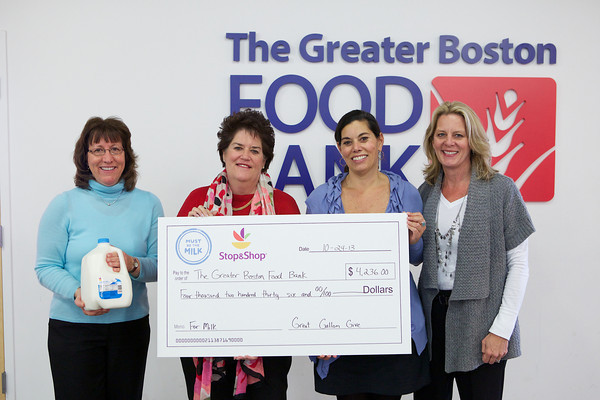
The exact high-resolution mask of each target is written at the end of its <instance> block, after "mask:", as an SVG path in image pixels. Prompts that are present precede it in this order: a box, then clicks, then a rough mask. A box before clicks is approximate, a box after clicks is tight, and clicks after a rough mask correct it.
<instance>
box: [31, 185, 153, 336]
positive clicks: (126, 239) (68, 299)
mask: <svg viewBox="0 0 600 400" xmlns="http://www.w3.org/2000/svg"><path fill="white" fill-rule="evenodd" d="M89 184H90V190H87V189H81V188H75V189H71V190H69V191H67V192H64V193H62V194H60V195H58V196H57V197H55V198H54V199H53V200H52V202H51V203H50V205H49V206H48V208H47V209H46V211H45V212H44V215H43V216H42V219H41V221H40V227H39V230H38V241H37V260H36V266H35V272H36V274H37V277H38V279H39V281H40V283H41V284H42V285H43V286H44V287H46V288H48V289H50V290H51V291H52V292H54V296H53V298H52V303H51V305H50V318H52V319H57V320H61V321H67V322H77V323H105V324H106V323H115V322H124V321H132V320H136V319H139V318H142V317H144V316H146V315H148V311H149V306H148V294H147V291H146V282H154V281H156V275H157V265H156V263H157V260H156V258H157V235H158V231H157V229H158V217H162V216H163V209H162V205H161V203H160V201H159V200H158V198H157V197H156V196H154V195H153V194H152V193H150V192H145V191H143V190H139V189H134V190H132V191H130V192H127V191H124V183H123V181H121V182H119V183H117V184H116V185H114V186H110V187H107V186H104V185H102V184H100V183H98V182H96V181H95V180H90V182H89ZM115 200H116V201H115ZM113 201H114V204H112V205H110V206H108V205H107V203H108V204H111V203H112V202H113ZM99 238H109V239H110V244H111V245H113V246H115V247H118V248H120V249H121V250H123V251H124V252H125V253H127V254H129V255H130V256H132V257H137V258H138V259H139V260H140V275H139V276H138V277H137V278H133V277H131V278H132V287H133V299H132V302H131V306H129V307H128V308H119V309H113V310H110V312H108V313H106V314H104V315H100V316H87V315H85V314H84V313H83V312H82V311H81V309H80V308H79V307H77V306H76V305H75V302H74V301H73V295H74V294H75V291H76V290H77V288H78V287H80V286H81V284H80V279H81V259H82V258H83V256H84V255H86V254H87V253H88V252H89V251H91V250H92V249H93V248H95V247H96V245H97V243H98V239H99Z"/></svg>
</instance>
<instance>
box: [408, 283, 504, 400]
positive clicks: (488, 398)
mask: <svg viewBox="0 0 600 400" xmlns="http://www.w3.org/2000/svg"><path fill="white" fill-rule="evenodd" d="M450 294H451V292H450V291H448V290H442V291H440V293H439V294H438V295H437V296H436V297H435V298H434V299H433V303H432V307H431V325H432V340H431V349H432V359H431V363H430V364H429V365H430V370H431V383H430V384H429V385H427V386H425V387H424V388H422V389H420V390H418V391H417V392H416V393H415V394H414V399H415V400H451V399H452V386H453V383H454V380H455V379H456V386H457V387H458V393H459V394H460V399H461V400H501V399H502V391H503V388H504V369H505V368H506V360H504V361H501V362H499V363H497V364H483V365H481V366H480V367H479V368H476V369H474V370H473V371H467V372H453V373H450V374H449V373H446V370H445V361H444V357H445V354H446V339H445V338H446V314H447V312H448V301H449V298H450Z"/></svg>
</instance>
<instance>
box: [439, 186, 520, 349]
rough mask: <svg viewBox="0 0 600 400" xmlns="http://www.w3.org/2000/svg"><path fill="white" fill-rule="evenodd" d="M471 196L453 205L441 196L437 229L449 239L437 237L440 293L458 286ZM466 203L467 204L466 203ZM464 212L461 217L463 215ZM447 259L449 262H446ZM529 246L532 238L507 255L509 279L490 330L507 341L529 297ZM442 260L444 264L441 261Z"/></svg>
mask: <svg viewBox="0 0 600 400" xmlns="http://www.w3.org/2000/svg"><path fill="white" fill-rule="evenodd" d="M467 197H468V196H465V197H462V198H460V199H458V200H455V201H453V202H449V201H448V200H447V199H446V198H445V197H444V195H443V194H442V195H441V197H440V202H439V205H438V216H437V219H438V221H437V226H438V229H439V231H440V234H441V235H442V236H443V237H445V238H444V239H442V238H439V237H438V238H437V242H438V246H439V249H438V287H439V289H440V290H452V288H453V287H454V271H455V270H456V255H457V253H458V237H459V234H460V226H461V225H462V220H463V218H464V215H465V209H466V208H467V204H466V202H467ZM463 203H464V204H463ZM459 210H460V214H459ZM457 215H458V220H457V225H458V226H457V229H455V230H454V233H453V234H452V243H450V240H449V239H450V238H449V235H448V231H449V230H450V228H451V226H452V223H453V221H454V220H455V218H456V217H457ZM446 256H447V259H446ZM528 256H529V246H528V239H525V240H524V241H523V243H521V244H520V245H518V246H517V247H515V248H514V249H512V250H508V251H507V252H506V264H507V269H508V272H507V276H506V283H505V284H504V292H503V293H502V304H501V305H500V310H498V315H496V318H495V319H494V323H493V324H492V326H491V327H490V329H489V331H490V332H491V333H493V334H495V335H498V336H500V337H502V338H504V339H507V340H508V339H510V336H511V335H512V332H513V329H514V328H515V323H516V321H517V315H518V314H519V310H520V309H521V304H522V303H523V297H525V288H526V286H527V280H528V279H529V263H528ZM440 259H441V261H442V262H440Z"/></svg>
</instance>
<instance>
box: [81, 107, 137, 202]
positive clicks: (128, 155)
mask: <svg viewBox="0 0 600 400" xmlns="http://www.w3.org/2000/svg"><path fill="white" fill-rule="evenodd" d="M102 139H104V140H105V141H107V142H113V143H115V142H121V144H122V145H123V150H124V152H125V168H124V169H123V173H122V174H121V179H123V180H124V181H125V190H126V191H131V190H133V189H134V188H135V184H136V182H137V156H136V155H135V153H134V152H133V149H132V148H131V132H130V131H129V128H128V127H127V125H125V123H124V122H123V121H121V120H120V119H119V118H116V117H108V118H106V119H102V118H100V117H92V118H90V119H88V121H87V122H86V124H85V126H84V127H83V131H81V135H79V139H78V140H77V143H76V144H75V151H74V152H73V162H74V163H75V167H76V172H75V178H74V180H75V186H77V187H80V188H82V189H89V187H90V184H89V180H90V179H94V176H93V175H92V171H90V167H89V165H88V150H89V148H90V145H91V144H94V143H98V142H99V141H100V140H102Z"/></svg>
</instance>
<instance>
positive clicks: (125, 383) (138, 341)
mask: <svg viewBox="0 0 600 400" xmlns="http://www.w3.org/2000/svg"><path fill="white" fill-rule="evenodd" d="M149 343H150V324H149V322H148V316H146V317H144V318H141V319H138V320H135V321H127V322H119V323H113V324H87V323H71V322H64V321H59V320H55V319H51V320H50V322H49V323H48V353H49V355H50V367H51V369H52V380H53V382H54V396H55V399H56V400H71V399H72V400H81V399H86V400H107V399H110V400H118V399H122V400H134V399H141V398H142V389H143V387H144V372H145V370H146V357H147V353H148V344H149Z"/></svg>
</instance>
